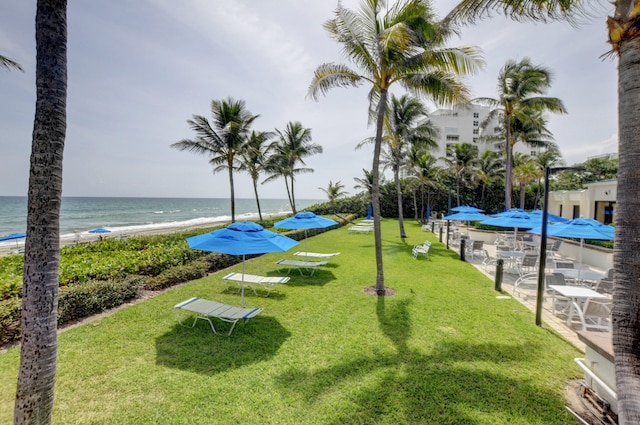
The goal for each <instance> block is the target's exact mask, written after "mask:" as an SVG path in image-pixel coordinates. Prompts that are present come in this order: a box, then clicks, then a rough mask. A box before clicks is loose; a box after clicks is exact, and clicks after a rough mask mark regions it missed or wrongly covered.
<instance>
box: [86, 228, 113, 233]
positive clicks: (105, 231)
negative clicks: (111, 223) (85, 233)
mask: <svg viewBox="0 0 640 425" xmlns="http://www.w3.org/2000/svg"><path fill="white" fill-rule="evenodd" d="M89 233H111V230H109V229H105V228H104V227H98V228H97V229H91V230H89Z"/></svg>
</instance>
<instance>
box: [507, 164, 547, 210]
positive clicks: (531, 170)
mask: <svg viewBox="0 0 640 425" xmlns="http://www.w3.org/2000/svg"><path fill="white" fill-rule="evenodd" d="M543 176H544V171H543V170H541V169H540V168H539V167H538V164H536V162H535V160H534V159H533V158H531V157H530V156H529V155H524V154H518V153H516V155H515V156H514V160H513V180H514V181H515V182H516V183H518V184H519V185H520V208H521V209H524V202H525V197H526V188H527V185H529V184H531V183H533V182H534V181H536V180H538V179H540V178H541V177H543Z"/></svg>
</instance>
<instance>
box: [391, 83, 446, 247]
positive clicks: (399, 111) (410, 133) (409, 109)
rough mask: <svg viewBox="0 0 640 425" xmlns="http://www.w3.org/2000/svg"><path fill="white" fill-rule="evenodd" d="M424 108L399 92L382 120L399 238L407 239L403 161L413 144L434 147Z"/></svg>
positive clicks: (434, 128) (434, 143)
mask: <svg viewBox="0 0 640 425" xmlns="http://www.w3.org/2000/svg"><path fill="white" fill-rule="evenodd" d="M426 117H427V109H426V108H425V106H424V105H423V104H422V102H420V100H418V99H417V98H415V97H412V96H408V95H406V94H405V95H402V96H400V97H396V96H394V95H392V96H391V105H390V106H389V113H388V116H387V119H386V121H385V128H384V130H385V135H384V141H385V142H386V145H387V148H388V149H389V159H390V161H388V162H387V164H386V165H387V166H388V167H389V168H391V170H392V171H393V180H394V182H395V185H396V193H397V197H398V199H397V201H398V225H399V230H400V237H401V238H406V237H407V235H406V233H405V230H404V213H403V211H402V186H401V184H400V169H401V168H402V167H403V166H404V165H405V164H406V161H407V159H408V158H407V155H408V152H409V150H410V149H411V148H412V147H415V148H424V149H426V148H431V147H435V146H437V145H438V144H437V142H436V141H435V138H436V137H437V134H438V129H437V128H436V127H435V126H434V125H433V124H432V123H431V121H429V120H427V119H425V118H426Z"/></svg>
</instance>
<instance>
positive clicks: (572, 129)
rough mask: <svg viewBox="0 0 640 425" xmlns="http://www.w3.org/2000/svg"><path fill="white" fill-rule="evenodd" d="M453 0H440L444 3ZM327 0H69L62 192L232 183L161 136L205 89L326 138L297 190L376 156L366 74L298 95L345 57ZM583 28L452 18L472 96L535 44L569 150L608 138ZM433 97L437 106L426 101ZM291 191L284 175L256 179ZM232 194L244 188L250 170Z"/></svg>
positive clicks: (5, 39) (20, 121) (20, 90)
mask: <svg viewBox="0 0 640 425" xmlns="http://www.w3.org/2000/svg"><path fill="white" fill-rule="evenodd" d="M455 3H456V2H455V1H449V0H439V1H436V2H435V3H434V4H435V8H436V9H437V11H438V14H439V16H444V15H445V14H446V12H448V11H449V10H450V9H451V8H452V7H453V6H454V5H455ZM343 4H344V5H345V6H346V7H349V8H354V9H355V8H356V7H357V5H358V2H357V1H356V0H344V1H343ZM336 5H337V1H327V0H305V1H303V2H302V1H299V0H297V1H296V0H278V1H277V2H264V1H247V0H237V1H233V2H229V1H221V0H185V1H182V2H176V1H173V0H138V1H135V2H130V1H123V0H111V1H77V2H75V1H72V2H69V7H68V38H69V43H68V64H69V80H68V83H69V86H68V101H67V123H68V124H67V138H66V147H65V157H64V181H63V195H65V196H149V197H155V196H157V197H162V196H167V197H173V196H177V197H227V196H228V193H229V190H228V182H227V175H226V173H218V174H215V175H214V174H212V172H211V168H210V166H209V164H208V162H207V159H206V158H205V157H203V156H196V155H194V154H191V153H188V152H179V151H177V150H175V149H171V148H170V147H169V145H170V144H171V143H173V142H176V141H178V140H180V139H183V138H190V137H192V136H193V134H192V133H191V131H190V129H189V127H188V125H187V122H186V120H187V119H189V118H191V116H192V115H193V114H198V115H204V116H207V117H209V116H210V103H211V100H212V99H223V98H227V97H234V98H236V99H242V100H244V101H245V102H246V105H247V108H248V109H249V110H250V111H251V112H252V113H253V114H259V115H260V118H258V119H257V120H256V121H255V125H254V128H255V129H256V130H265V131H271V130H273V129H274V128H279V129H283V128H284V127H285V125H286V124H287V122H289V121H300V122H301V123H302V124H303V125H304V126H305V127H309V128H311V129H312V136H313V141H314V142H315V143H318V144H320V145H322V146H323V147H324V153H323V154H321V155H317V156H314V157H310V158H309V159H308V160H307V166H309V167H311V168H314V169H315V173H312V174H306V175H301V176H300V177H299V178H298V179H297V187H296V197H298V198H307V199H322V198H324V194H323V192H322V191H320V190H319V189H318V188H319V187H326V186H327V184H328V182H329V180H332V181H334V182H336V181H341V182H342V183H343V184H344V185H345V186H346V189H347V190H348V191H350V192H351V193H354V192H355V190H354V189H353V186H354V184H355V182H354V180H353V178H354V177H361V176H362V169H363V168H367V169H369V168H371V154H370V152H369V151H368V150H367V149H360V150H357V151H356V150H355V149H354V148H355V145H356V144H357V143H358V142H360V141H361V140H362V139H364V138H366V137H369V136H371V135H373V133H374V128H373V127H368V126H367V103H366V95H367V91H368V88H366V87H362V88H360V89H334V91H332V92H330V93H329V94H328V95H327V96H326V97H324V98H321V99H320V100H319V101H318V102H315V101H312V100H309V99H306V97H305V96H306V93H307V88H308V85H309V82H310V81H311V77H312V74H313V71H314V70H315V68H316V67H317V66H318V65H320V64H321V63H324V62H345V63H346V60H345V59H344V58H342V57H341V55H340V46H339V45H338V44H337V43H335V42H334V41H333V40H331V39H330V38H329V37H328V35H327V34H326V32H325V31H324V29H323V28H322V24H323V23H324V22H325V21H326V20H327V19H330V18H331V17H332V16H333V15H332V11H333V10H334V9H335V7H336ZM607 13H611V12H610V11H609V10H607V9H606V8H603V9H602V10H601V13H599V16H597V17H596V18H594V19H593V20H591V21H590V22H585V23H584V24H583V25H582V26H581V27H580V28H577V29H576V28H572V27H570V26H568V25H567V24H552V25H548V24H547V25H544V24H537V25H534V24H519V23H513V22H510V21H507V20H505V19H504V18H502V17H500V16H497V17H494V18H493V19H492V20H486V21H482V22H481V23H480V24H479V25H476V26H473V27H465V28H463V29H462V38H461V39H459V40H457V39H453V40H452V41H451V43H450V44H451V45H476V46H479V47H480V48H482V50H483V52H484V58H485V61H486V66H485V68H484V70H483V71H481V73H480V74H479V75H477V76H474V77H471V78H469V79H468V84H469V86H470V87H471V90H472V92H473V96H475V97H495V95H496V85H497V83H496V78H497V74H498V72H499V69H500V68H501V67H502V65H504V63H505V62H506V61H507V60H508V59H521V58H523V57H530V58H531V59H532V61H533V62H534V63H537V64H542V65H545V66H547V67H548V68H550V69H552V70H553V72H554V75H555V79H554V82H553V86H552V88H551V90H550V92H549V95H551V96H556V97H559V98H561V99H562V100H563V101H564V102H565V106H566V107H567V109H568V111H569V114H568V115H562V116H550V117H549V118H550V119H549V128H550V129H551V131H552V132H553V133H554V135H555V138H556V142H557V143H558V145H559V146H560V149H561V152H562V154H563V156H564V158H565V160H566V161H567V163H568V164H573V163H576V162H582V161H584V160H585V159H586V158H587V157H588V156H591V155H596V154H600V153H608V152H614V151H616V150H617V87H616V82H617V71H616V66H617V61H616V60H611V59H604V60H603V59H600V55H602V54H603V53H605V52H607V50H608V44H607V43H606V40H607V33H606V27H605V16H606V14H607ZM34 21H35V1H10V2H3V4H2V6H0V53H1V54H3V55H4V56H7V57H10V58H12V59H14V60H16V61H18V62H19V63H20V64H22V66H23V67H24V68H25V72H24V73H21V72H15V71H12V72H6V71H2V70H0V96H1V98H2V102H1V103H0V127H1V128H2V131H1V132H0V158H2V167H0V195H26V192H27V184H28V174H29V155H30V146H31V132H32V127H33V115H34V105H35V35H34V26H35V24H34ZM431 108H432V109H434V108H435V106H434V105H432V106H431ZM259 190H260V195H261V196H262V197H265V198H285V197H286V192H285V187H284V183H283V182H282V181H279V180H278V181H274V182H271V183H268V184H265V185H262V186H261V187H260V188H259ZM236 196H238V197H241V198H251V197H253V192H252V187H251V183H250V180H249V178H248V177H247V176H246V175H238V177H237V180H236Z"/></svg>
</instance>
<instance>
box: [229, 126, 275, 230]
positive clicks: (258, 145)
mask: <svg viewBox="0 0 640 425" xmlns="http://www.w3.org/2000/svg"><path fill="white" fill-rule="evenodd" d="M273 136H274V133H272V132H268V131H252V132H251V134H250V135H249V137H248V138H247V140H246V141H245V143H244V145H243V146H242V148H241V149H240V153H239V156H240V158H239V161H238V170H240V171H246V172H247V173H249V175H250V176H251V182H252V183H253V193H254V195H255V197H256V205H257V206H258V217H259V218H260V221H262V209H261V208H260V198H259V197H258V179H259V178H260V173H262V172H263V171H265V168H266V163H267V158H268V156H269V152H270V151H271V149H272V148H273V145H272V144H271V143H270V142H269V139H271V138H272V137H273Z"/></svg>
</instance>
